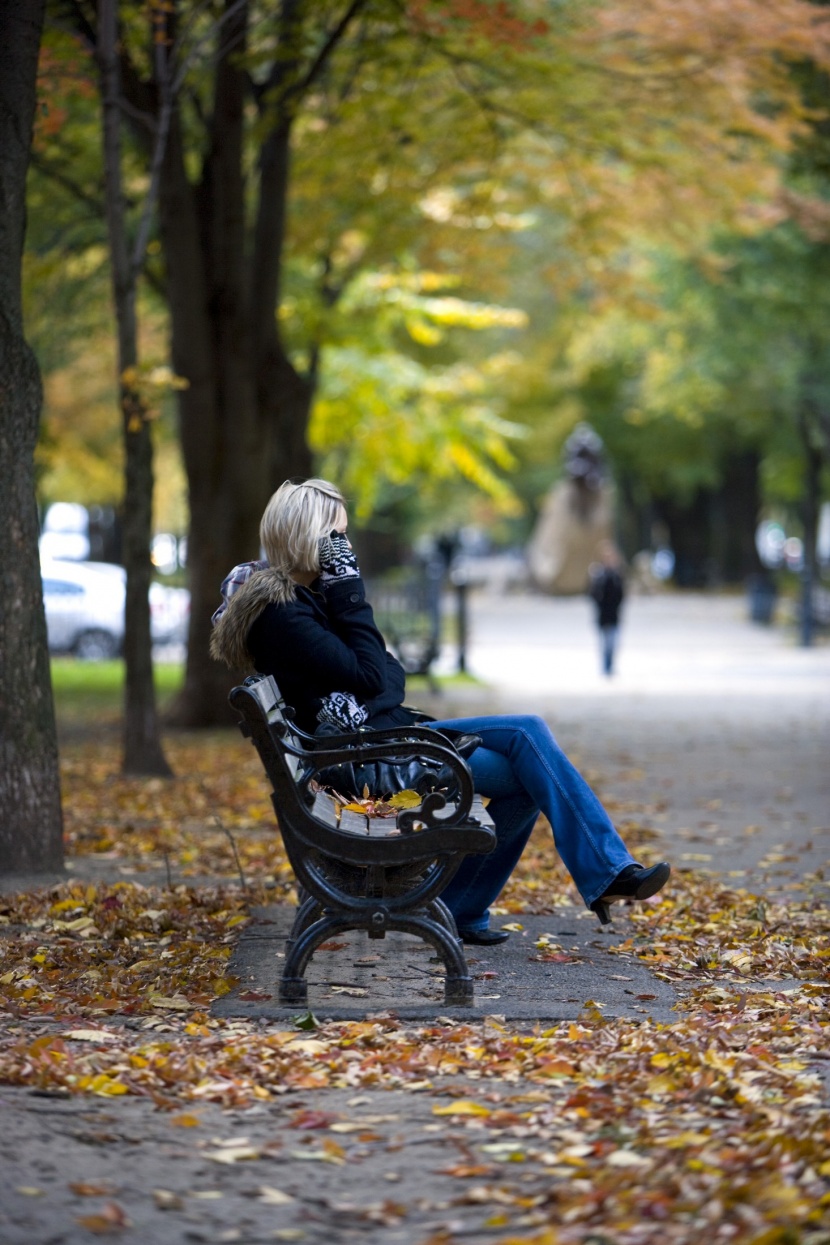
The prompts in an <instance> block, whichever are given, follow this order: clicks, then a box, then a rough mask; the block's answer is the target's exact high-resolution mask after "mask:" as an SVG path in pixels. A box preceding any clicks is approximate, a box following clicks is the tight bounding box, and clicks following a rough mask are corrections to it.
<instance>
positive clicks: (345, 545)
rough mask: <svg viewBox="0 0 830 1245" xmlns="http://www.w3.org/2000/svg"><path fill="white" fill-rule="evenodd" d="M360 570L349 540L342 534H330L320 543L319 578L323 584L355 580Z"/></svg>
mask: <svg viewBox="0 0 830 1245" xmlns="http://www.w3.org/2000/svg"><path fill="white" fill-rule="evenodd" d="M359 575H360V570H359V569H358V565H357V558H356V557H355V556H354V550H353V549H352V547H351V545H350V544H349V538H348V536H346V535H345V534H344V533H343V532H332V533H331V535H330V536H324V537H323V538H322V539H321V541H320V578H321V580H322V581H323V584H324V585H325V584H331V583H336V581H337V580H338V579H357V578H358V577H359Z"/></svg>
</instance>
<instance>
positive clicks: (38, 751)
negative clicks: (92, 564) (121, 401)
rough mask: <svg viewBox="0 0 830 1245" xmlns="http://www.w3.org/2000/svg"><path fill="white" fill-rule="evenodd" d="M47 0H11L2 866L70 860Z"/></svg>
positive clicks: (0, 221)
mask: <svg viewBox="0 0 830 1245" xmlns="http://www.w3.org/2000/svg"><path fill="white" fill-rule="evenodd" d="M43 9H44V2H43V0H0V870H3V871H4V872H24V871H25V872H29V871H31V872H39V871H47V870H49V871H52V870H58V869H61V868H62V867H63V834H62V822H61V807H60V778H59V769H58V748H57V736H56V730H55V712H54V704H53V700H52V685H51V681H50V673H49V652H48V647H47V640H46V618H45V614H44V610H43V593H42V588H41V581H40V560H39V557H38V517H37V507H36V504H35V489H34V459H33V455H34V449H35V442H36V440H37V428H38V420H39V418H40V406H41V387H40V375H39V372H38V367H37V363H36V361H35V358H34V355H33V354H32V351H31V350H30V348H29V346H28V345H27V343H26V341H25V339H24V336H23V320H22V311H21V289H20V285H21V282H20V264H21V256H22V252H23V235H24V231H25V190H26V169H27V165H28V160H29V148H30V145H31V139H32V124H33V118H34V110H35V84H36V75H37V58H38V49H39V45H40V32H41V28H42V25H43Z"/></svg>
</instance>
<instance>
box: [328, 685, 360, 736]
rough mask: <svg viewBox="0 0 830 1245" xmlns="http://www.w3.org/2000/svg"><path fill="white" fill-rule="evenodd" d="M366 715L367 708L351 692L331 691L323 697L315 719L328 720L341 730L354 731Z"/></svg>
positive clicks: (331, 724)
mask: <svg viewBox="0 0 830 1245" xmlns="http://www.w3.org/2000/svg"><path fill="white" fill-rule="evenodd" d="M368 717H369V710H368V709H367V708H366V706H365V705H361V703H360V701H358V700H355V698H354V696H353V695H352V694H351V692H331V693H330V694H329V695H328V696H324V697H323V703H322V704H321V706H320V709H319V712H318V714H317V721H318V722H328V724H329V725H330V726H336V727H338V728H339V729H340V730H341V731H356V730H357V728H358V727H359V726H362V725H363V723H364V722H365V721H366V719H367V718H368Z"/></svg>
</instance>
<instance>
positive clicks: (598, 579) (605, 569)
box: [588, 540, 625, 676]
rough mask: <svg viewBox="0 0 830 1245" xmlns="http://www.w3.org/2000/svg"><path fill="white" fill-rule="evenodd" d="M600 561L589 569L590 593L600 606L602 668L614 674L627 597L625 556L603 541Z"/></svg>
mask: <svg viewBox="0 0 830 1245" xmlns="http://www.w3.org/2000/svg"><path fill="white" fill-rule="evenodd" d="M598 553H599V559H600V560H599V562H594V563H592V564H591V567H590V569H589V572H588V574H589V576H590V579H589V583H588V592H589V595H590V596H591V597H592V598H593V600H594V603H595V604H596V607H597V626H598V627H599V632H600V637H601V642H602V670H603V673H604V674H605V675H609V676H610V675H612V674H613V673H614V654H615V651H616V647H617V636H618V634H619V626H620V607H621V605H622V603H623V597H624V596H625V584H624V582H623V577H622V571H621V569H620V568H621V566H622V559H621V557H620V555H619V552H618V551H617V548H616V546H615V545H614V544H613V543H612V542H611V541H610V540H604V541H603V542H602V544H601V545H600V546H599V550H598Z"/></svg>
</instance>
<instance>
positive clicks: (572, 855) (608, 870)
mask: <svg viewBox="0 0 830 1245" xmlns="http://www.w3.org/2000/svg"><path fill="white" fill-rule="evenodd" d="M431 725H433V726H435V727H436V728H437V729H438V730H440V729H441V727H442V726H447V727H452V729H453V730H458V731H469V732H471V733H473V734H475V735H480V736H481V738H482V741H483V743H482V746H481V747H479V748H476V750H475V752H474V753H473V755H472V756H471V757H470V759H469V761H468V765H469V766H470V769H471V770H472V774H473V780H474V782H475V788H476V791H478V793H479V794H480V795H485V796H490V803H489V805H488V812H489V813H490V816H491V817H492V818H493V821H494V822H495V826H496V836H497V843H496V846H495V848H494V849H493V851H492V852H490V854H489V855H487V856H468V857H467V859H466V860H465V861H464V863H463V864H462V866H461V868H460V869H459V870H458V873H457V874H456V875H455V877H454V878H453V880H452V881H451V882H450V884H449V886H447V887H446V889H445V890H444V891H443V893H442V895H441V898H442V899H443V900H444V902H445V903H446V904H447V906H448V907H449V909H450V911H451V912H452V914H453V916H454V917H455V921H456V924H457V925H458V927H459V929H467V930H478V931H480V930H482V929H486V928H487V923H488V921H489V918H490V913H489V908H490V904H491V903H493V902H494V900H495V899H496V897H497V896H498V895H499V893H500V892H501V890H502V889H503V887H504V885H505V883H506V882H507V879H508V878H509V877H510V874H511V873H512V872H513V870H514V868H515V867H516V865H517V864H518V861H519V857H520V856H521V854H522V852H523V851H524V847H525V844H526V843H527V840H528V839H529V838H530V834H531V831H532V830H533V827H534V825H535V824H536V819H537V817H538V816H539V812H540V810H541V812H543V813H544V814H545V816H546V817H547V819H548V821H549V822H550V824H551V827H552V828H553V841H554V843H555V844H556V850H557V851H558V852H559V855H560V856H561V858H562V861H563V863H564V865H565V868H566V869H567V870H568V872H569V873H570V875H571V877H572V878H573V880H574V883H575V884H576V888H577V890H578V891H579V893H580V895H581V896H582V898H583V899H584V901H585V903H586V905H588V906H590V905H591V904H592V903H593V901H594V900H595V899H598V898H599V896H600V895H601V894H602V893H603V891H605V890H607V889H608V887H609V886H610V884H611V883H612V882H613V880H614V878H615V877H616V876H617V874H618V873H619V872H620V870H622V869H624V868H625V866H626V865H630V864H632V863H633V862H634V857H633V856H632V855H631V853H630V852H629V851H628V848H627V847H626V846H625V844H624V843H623V841H622V839H621V838H620V836H619V835H618V834H617V831H616V830H615V828H614V826H613V825H612V823H611V820H610V818H609V816H608V814H607V813H606V811H605V809H604V808H603V807H602V805H601V804H600V802H599V800H598V799H597V797H596V796H595V795H594V793H593V791H592V790H591V788H590V787H589V786H588V784H587V782H586V781H585V779H584V778H583V777H582V775H581V774H580V773H579V772H578V771H577V770H576V769H575V768H574V766H573V765H572V764H571V762H570V761H569V760H568V758H567V757H566V756H565V754H564V752H563V751H562V749H561V748H560V747H559V745H558V744H557V742H556V740H555V739H554V737H553V735H552V734H551V732H550V729H549V727H548V726H547V724H546V723H545V722H544V721H543V720H542V719H541V718H538V717H535V716H532V715H513V716H504V717H501V716H499V717H482V718H453V719H448V720H446V721H443V722H434V723H431Z"/></svg>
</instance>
